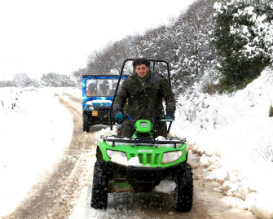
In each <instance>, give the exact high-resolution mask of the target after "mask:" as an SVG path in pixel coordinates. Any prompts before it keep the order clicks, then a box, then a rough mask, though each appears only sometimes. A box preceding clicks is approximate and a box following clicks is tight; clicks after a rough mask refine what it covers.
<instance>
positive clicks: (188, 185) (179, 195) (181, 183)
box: [174, 164, 193, 212]
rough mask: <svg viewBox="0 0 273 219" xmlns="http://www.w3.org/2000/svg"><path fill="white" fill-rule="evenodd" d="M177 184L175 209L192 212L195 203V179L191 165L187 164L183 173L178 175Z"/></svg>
mask: <svg viewBox="0 0 273 219" xmlns="http://www.w3.org/2000/svg"><path fill="white" fill-rule="evenodd" d="M176 182H177V188H176V192H175V195H174V197H175V199H174V205H175V209H176V210H177V211H181V212H188V211H190V210H191V208H192V202H193V178H192V168H191V166H190V164H186V165H185V169H184V171H183V173H182V174H179V175H177V177H176Z"/></svg>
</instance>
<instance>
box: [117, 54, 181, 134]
mask: <svg viewBox="0 0 273 219" xmlns="http://www.w3.org/2000/svg"><path fill="white" fill-rule="evenodd" d="M133 69H134V74H133V75H132V76H129V77H128V78H127V79H126V80H125V81H124V83H123V84H122V87H121V89H120V91H119V92H118V93H117V96H116V100H115V103H114V106H113V110H114V114H115V119H116V120H117V122H118V123H121V122H123V124H122V125H123V127H122V133H121V135H122V136H125V137H131V136H132V134H133V132H134V126H133V125H132V120H133V121H137V120H139V119H148V120H151V121H153V120H154V118H156V117H162V116H163V115H165V114H164V108H163V105H162V100H163V99H164V100H165V102H166V115H167V117H168V118H169V119H172V120H173V119H174V113H175V109H176V107H175V98H174V93H173V92H172V90H171V87H170V85H169V83H168V81H167V80H166V79H165V78H164V77H163V76H162V75H160V74H158V73H157V72H154V71H151V70H150V61H149V60H147V59H145V58H137V59H135V60H134V61H133ZM127 99H128V106H127V109H126V115H125V112H124V111H123V108H124V105H125V103H126V100H127ZM154 122H155V123H154V131H155V133H154V136H155V137H157V136H163V137H167V125H166V122H163V121H160V120H156V121H154Z"/></svg>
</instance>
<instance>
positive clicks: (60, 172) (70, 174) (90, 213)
mask: <svg viewBox="0 0 273 219" xmlns="http://www.w3.org/2000/svg"><path fill="white" fill-rule="evenodd" d="M55 95H56V97H57V98H59V101H60V103H61V104H63V105H64V106H65V107H66V108H67V109H68V110H69V111H70V113H71V115H72V118H73V123H74V131H73V137H72V139H71V143H70V145H69V147H68V149H66V151H65V154H64V156H63V159H62V160H61V161H60V163H59V164H58V168H56V169H55V171H54V172H53V173H51V174H50V175H49V176H48V177H47V180H45V181H43V182H40V183H38V184H37V185H36V190H37V192H36V193H34V195H31V196H29V197H27V198H26V199H25V200H24V201H23V202H22V203H21V204H20V206H19V207H18V208H17V209H16V211H14V212H13V213H12V214H10V215H7V216H5V217H3V219H10V218H19V219H30V218H32V219H33V218H35V219H38V218H43V219H45V218H48V219H50V218H54V219H55V218H56V219H57V218H58V219H61V218H70V219H72V218H73V219H74V218H75V219H76V218H77V219H86V218H119V219H120V218H126V219H128V218H141V219H144V218H168V219H172V218H188V219H191V218H221V219H222V218H239V219H244V218H247V219H251V218H256V217H255V216H253V215H252V214H251V213H250V212H249V211H247V210H241V209H238V208H234V209H232V205H231V204H230V203H231V201H228V202H224V201H220V200H224V199H223V198H224V191H219V190H217V188H219V184H221V183H222V182H216V181H209V180H208V179H207V178H206V177H205V176H206V174H207V173H208V172H209V171H210V169H209V168H208V167H206V166H203V165H200V164H199V156H198V155H194V154H191V156H190V164H191V165H192V167H193V173H194V202H193V209H192V210H191V211H190V212H189V213H180V212H176V211H175V210H174V209H173V196H172V195H170V194H163V193H154V192H152V193H118V194H109V198H108V209H107V210H106V211H100V210H94V209H91V208H90V194H91V192H90V191H91V186H92V185H91V183H92V174H93V164H94V162H95V147H96V141H97V140H98V137H99V135H100V131H105V130H100V129H104V128H105V127H98V129H96V128H94V129H91V132H90V133H83V132H82V115H81V99H79V98H77V97H75V96H73V95H71V94H69V92H61V91H60V92H56V94H55ZM230 198H232V197H230ZM235 205H236V204H234V205H233V206H235Z"/></svg>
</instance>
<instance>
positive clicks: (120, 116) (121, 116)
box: [115, 110, 124, 123]
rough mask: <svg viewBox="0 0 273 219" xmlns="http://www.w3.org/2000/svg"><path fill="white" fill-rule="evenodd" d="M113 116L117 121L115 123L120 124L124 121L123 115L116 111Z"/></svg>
mask: <svg viewBox="0 0 273 219" xmlns="http://www.w3.org/2000/svg"><path fill="white" fill-rule="evenodd" d="M115 114H116V115H115V119H116V120H117V122H118V123H122V122H123V119H124V117H123V113H122V112H121V111H120V110H118V111H117V112H116V113H115Z"/></svg>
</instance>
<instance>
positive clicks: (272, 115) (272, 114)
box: [269, 106, 273, 117]
mask: <svg viewBox="0 0 273 219" xmlns="http://www.w3.org/2000/svg"><path fill="white" fill-rule="evenodd" d="M269 117H273V106H270V108H269Z"/></svg>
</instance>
